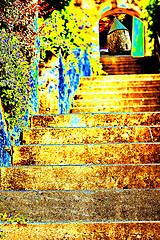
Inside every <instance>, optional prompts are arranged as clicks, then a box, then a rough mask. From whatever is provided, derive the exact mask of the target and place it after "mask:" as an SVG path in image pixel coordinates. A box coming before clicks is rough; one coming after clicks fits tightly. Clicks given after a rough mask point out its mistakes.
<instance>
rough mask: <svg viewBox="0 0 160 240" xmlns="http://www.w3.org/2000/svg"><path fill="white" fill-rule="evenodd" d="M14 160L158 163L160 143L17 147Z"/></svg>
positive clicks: (25, 162)
mask: <svg viewBox="0 0 160 240" xmlns="http://www.w3.org/2000/svg"><path fill="white" fill-rule="evenodd" d="M115 153H116V154H115ZM13 159H14V161H13V165H85V164H90V165H92V164H146V163H159V162H160V144H125V145H122V144H120V145H60V146H57V145H51V146H45V145H44V146H23V147H14V155H13Z"/></svg>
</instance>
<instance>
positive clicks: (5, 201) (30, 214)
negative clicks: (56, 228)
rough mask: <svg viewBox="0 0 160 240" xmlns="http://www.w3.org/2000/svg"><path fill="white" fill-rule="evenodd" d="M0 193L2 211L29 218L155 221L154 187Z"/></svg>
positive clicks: (46, 219) (156, 204) (158, 194)
mask: <svg viewBox="0 0 160 240" xmlns="http://www.w3.org/2000/svg"><path fill="white" fill-rule="evenodd" d="M0 196H1V209H2V211H4V210H9V211H10V213H14V214H19V215H21V214H22V215H23V217H24V218H26V219H28V220H30V221H34V220H35V219H37V221H40V222H44V221H49V222H50V221H51V222H72V221H158V220H159V215H158V211H159V204H158V202H159V197H160V192H159V191H158V190H121V191H117V190H99V191H97V190H91V191H89V190H88V191H86V190H84V191H21V192H19V191H15V192H13V191H8V192H0ZM8 206H9V209H8Z"/></svg>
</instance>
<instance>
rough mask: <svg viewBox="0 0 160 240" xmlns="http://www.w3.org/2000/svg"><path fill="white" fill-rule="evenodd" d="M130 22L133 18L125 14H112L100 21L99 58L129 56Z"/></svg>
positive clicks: (130, 40)
mask: <svg viewBox="0 0 160 240" xmlns="http://www.w3.org/2000/svg"><path fill="white" fill-rule="evenodd" d="M132 21H133V17H132V16H131V15H129V14H126V13H114V14H112V15H107V16H105V17H103V18H102V19H100V21H99V43H100V56H103V57H104V56H122V55H123V56H124V55H127V56H131V45H132Z"/></svg>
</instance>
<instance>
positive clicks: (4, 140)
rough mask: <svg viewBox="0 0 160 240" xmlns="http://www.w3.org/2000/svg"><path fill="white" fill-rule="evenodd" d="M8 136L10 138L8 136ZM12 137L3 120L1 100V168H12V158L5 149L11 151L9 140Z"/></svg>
mask: <svg viewBox="0 0 160 240" xmlns="http://www.w3.org/2000/svg"><path fill="white" fill-rule="evenodd" d="M7 135H8V136H7ZM9 138H10V136H9V133H7V130H6V126H5V123H4V118H3V111H2V105H1V99H0V166H6V167H7V166H11V163H10V161H11V157H10V155H9V153H8V152H7V151H6V150H5V147H7V148H8V149H11V142H10V140H9Z"/></svg>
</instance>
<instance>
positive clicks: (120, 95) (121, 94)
mask: <svg viewBox="0 0 160 240" xmlns="http://www.w3.org/2000/svg"><path fill="white" fill-rule="evenodd" d="M156 97H157V98H158V97H160V91H144V92H127V91H112V92H110V91H106V92H102V93H98V92H91V93H85V92H83V93H81V94H79V95H78V94H76V96H75V97H74V99H75V100H79V99H84V100H89V99H93V100H94V99H119V100H121V99H125V98H137V99H138V98H144V99H145V98H156Z"/></svg>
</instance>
